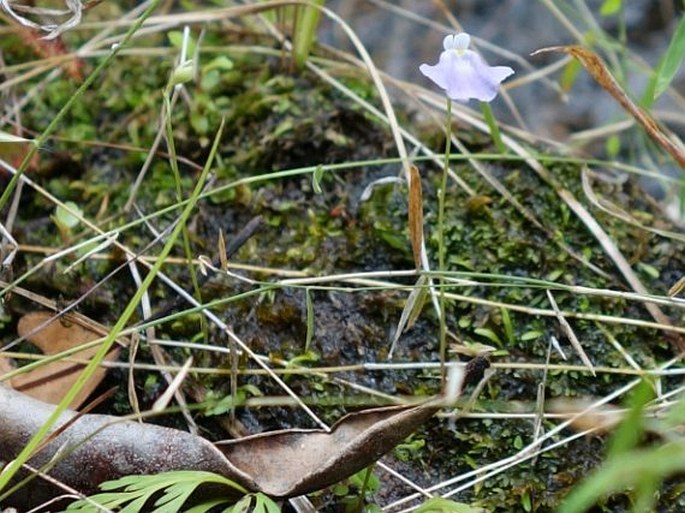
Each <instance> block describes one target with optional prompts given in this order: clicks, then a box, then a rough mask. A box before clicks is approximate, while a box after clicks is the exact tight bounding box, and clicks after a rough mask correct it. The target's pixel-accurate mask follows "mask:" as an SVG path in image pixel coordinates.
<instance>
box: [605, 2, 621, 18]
mask: <svg viewBox="0 0 685 513" xmlns="http://www.w3.org/2000/svg"><path fill="white" fill-rule="evenodd" d="M622 4H623V0H604V3H603V4H602V7H600V8H599V14H601V15H602V16H611V15H613V14H616V13H617V12H618V11H620V10H621V5H622Z"/></svg>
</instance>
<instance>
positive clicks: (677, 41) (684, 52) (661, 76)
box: [654, 16, 685, 98]
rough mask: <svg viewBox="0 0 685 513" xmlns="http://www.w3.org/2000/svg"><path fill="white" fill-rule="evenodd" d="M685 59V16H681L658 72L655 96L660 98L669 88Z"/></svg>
mask: <svg viewBox="0 0 685 513" xmlns="http://www.w3.org/2000/svg"><path fill="white" fill-rule="evenodd" d="M683 59H685V16H682V17H681V18H680V23H678V28H677V29H676V31H675V34H673V39H671V43H670V44H669V45H668V49H667V50H666V53H665V54H664V58H663V60H662V61H661V65H660V66H659V71H658V72H657V79H656V87H655V88H654V98H658V97H659V96H661V94H662V93H663V92H664V91H665V90H666V89H668V86H669V85H670V84H671V82H672V81H673V78H674V77H675V75H676V73H677V72H678V69H679V68H680V66H681V65H682V63H683Z"/></svg>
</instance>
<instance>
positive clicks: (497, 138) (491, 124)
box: [480, 102, 507, 153]
mask: <svg viewBox="0 0 685 513" xmlns="http://www.w3.org/2000/svg"><path fill="white" fill-rule="evenodd" d="M480 110H481V112H482V113H483V117H484V118H485V122H486V123H487V124H488V128H490V135H491V136H492V141H493V142H494V143H495V146H496V147H497V150H498V151H499V152H500V153H507V147H506V146H505V145H504V143H503V142H502V134H501V133H500V131H499V125H498V124H497V120H496V119H495V115H494V114H493V113H492V107H490V104H489V103H488V102H480Z"/></svg>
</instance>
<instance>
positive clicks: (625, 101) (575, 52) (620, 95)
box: [531, 46, 685, 169]
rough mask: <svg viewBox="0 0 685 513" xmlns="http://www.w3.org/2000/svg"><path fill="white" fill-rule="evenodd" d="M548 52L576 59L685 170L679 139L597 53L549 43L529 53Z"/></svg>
mask: <svg viewBox="0 0 685 513" xmlns="http://www.w3.org/2000/svg"><path fill="white" fill-rule="evenodd" d="M551 52H561V53H565V54H568V55H571V56H572V57H574V58H576V59H577V60H578V61H579V62H580V63H581V64H582V65H583V67H584V68H585V69H586V70H587V71H588V73H590V75H592V78H594V79H595V80H596V81H597V83H598V84H599V85H600V86H602V88H603V89H604V90H605V91H607V92H608V93H609V94H610V95H611V96H613V97H614V99H615V100H616V101H617V102H618V103H619V105H621V107H623V109H624V110H625V111H626V112H628V113H629V114H630V115H631V116H632V117H633V118H635V121H637V122H638V123H640V125H641V126H642V127H643V128H644V129H645V131H646V132H647V134H649V136H650V137H651V138H652V139H654V141H655V142H656V143H657V144H658V145H659V146H661V147H662V148H663V149H664V150H666V151H667V152H668V153H669V154H670V155H671V156H672V157H673V159H674V160H675V161H676V162H677V163H678V164H679V165H680V167H682V168H683V169H685V150H684V149H683V144H682V142H680V141H678V139H677V138H676V136H675V135H673V134H668V133H666V131H665V130H664V129H663V128H662V127H661V126H659V124H658V123H657V122H656V120H655V119H654V118H653V117H652V116H651V115H650V114H649V113H648V112H646V111H645V110H643V109H641V108H640V107H639V106H637V105H635V103H634V102H633V101H632V100H631V99H630V97H629V96H628V94H626V92H625V91H624V90H623V88H622V87H621V85H620V84H619V83H618V82H617V81H616V79H615V78H614V76H613V75H612V74H611V72H610V71H609V69H608V68H607V66H606V64H605V63H604V61H603V60H602V59H601V58H600V57H599V55H597V54H596V53H595V52H593V51H591V50H588V49H587V48H583V47H582V46H550V47H549V48H541V49H540V50H536V51H535V52H533V53H532V54H531V55H540V54H543V53H551Z"/></svg>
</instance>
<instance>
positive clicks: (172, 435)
mask: <svg viewBox="0 0 685 513" xmlns="http://www.w3.org/2000/svg"><path fill="white" fill-rule="evenodd" d="M488 366H489V362H488V361H487V359H486V358H484V357H477V358H475V359H474V360H472V361H471V362H469V363H468V364H467V366H466V370H465V379H464V381H465V382H474V381H478V380H480V379H481V378H482V376H483V373H484V371H485V369H487V367H488ZM442 404H443V402H442V400H441V398H433V399H431V400H429V401H427V402H424V403H422V404H419V405H416V406H392V407H384V408H374V409H370V410H366V411H361V412H358V413H352V414H349V415H347V416H345V417H343V418H342V419H341V420H340V421H339V422H338V423H337V424H335V425H334V426H333V428H332V429H331V430H330V432H326V431H323V430H302V429H291V430H284V431H276V432H271V433H263V434H258V435H253V436H249V437H245V438H241V439H239V440H234V441H230V442H224V443H219V444H216V445H213V444H211V443H210V442H208V441H207V440H205V439H203V438H201V437H199V436H195V435H192V434H190V433H186V432H183V431H179V430H176V429H170V428H165V427H160V426H155V425H151V424H142V423H139V422H134V421H124V420H122V419H121V418H118V417H114V416H109V415H92V414H86V415H82V416H80V417H79V416H77V414H76V413H75V412H72V411H69V412H66V413H64V414H63V415H62V416H61V417H60V419H59V421H58V422H57V424H56V428H55V429H56V430H58V431H53V433H54V435H53V438H52V439H51V440H50V441H49V443H47V444H45V445H44V446H43V447H42V449H41V450H40V451H39V452H38V453H37V454H36V455H34V456H33V457H32V458H31V459H30V460H29V465H31V467H33V468H39V469H41V470H43V471H45V472H46V473H48V474H49V475H50V476H51V478H53V479H54V480H56V481H58V482H61V483H63V484H65V485H68V486H69V487H71V488H73V489H76V490H78V491H80V492H82V493H85V494H92V493H94V492H96V491H97V487H98V485H99V484H100V483H102V482H104V481H109V480H112V479H117V478H120V477H123V476H126V475H131V474H155V473H159V472H164V471H170V470H203V471H209V472H215V473H218V474H221V475H223V476H224V477H227V478H229V479H231V480H233V481H235V482H236V483H238V484H240V485H242V486H243V487H245V488H246V489H248V490H250V491H259V492H264V493H266V494H269V495H272V496H274V497H293V496H296V495H301V494H303V493H307V492H311V491H315V490H319V489H321V488H324V487H326V486H328V485H330V484H332V483H335V482H337V481H339V480H341V479H344V478H345V477H347V476H349V475H351V474H353V473H355V472H357V471H359V470H361V469H363V468H365V467H367V466H368V465H370V464H372V463H373V462H375V461H376V460H377V459H378V458H379V457H380V456H382V455H383V454H384V453H386V452H388V451H389V450H391V449H392V448H393V447H395V445H397V444H398V443H399V442H401V441H402V440H403V439H404V438H405V437H406V436H408V435H409V434H411V433H412V432H413V431H414V430H415V429H416V428H417V427H419V426H420V425H421V424H422V423H423V422H425V421H426V420H427V419H429V418H430V417H431V416H432V415H433V414H434V413H435V412H436V411H437V410H438V409H440V407H441V406H442ZM53 411H54V406H53V405H49V404H47V403H44V402H42V401H38V400H36V399H33V398H31V397H28V396H27V395H25V394H22V393H20V392H17V391H15V390H12V389H10V388H8V387H5V386H0V419H2V422H0V462H2V461H4V462H8V461H10V460H11V459H13V458H14V457H16V455H17V454H18V453H19V452H20V451H21V449H22V447H24V446H25V445H26V443H27V442H28V440H29V439H30V438H31V437H32V436H33V434H35V433H36V432H37V431H38V430H39V429H40V427H41V426H42V424H43V423H44V422H45V421H46V420H47V419H48V417H49V416H50V415H51V414H52V412H53ZM65 425H66V428H65V429H62V430H60V426H65ZM26 476H27V472H24V473H23V474H20V475H19V476H18V477H15V482H16V480H17V479H18V478H22V477H26ZM61 493H62V491H61V490H60V488H59V487H57V486H56V485H55V484H53V483H51V482H49V481H46V480H43V479H42V478H39V477H37V478H35V479H34V480H33V481H32V482H30V483H28V484H24V485H22V486H21V487H19V488H18V489H17V490H16V491H15V492H13V493H12V494H11V495H10V497H9V498H8V499H7V501H6V504H7V505H14V506H16V507H21V508H28V507H34V506H36V505H39V504H42V503H43V502H45V501H46V500H49V499H51V498H53V497H55V496H57V495H60V494H61ZM1 495H2V492H0V496H1ZM4 503H5V502H4Z"/></svg>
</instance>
